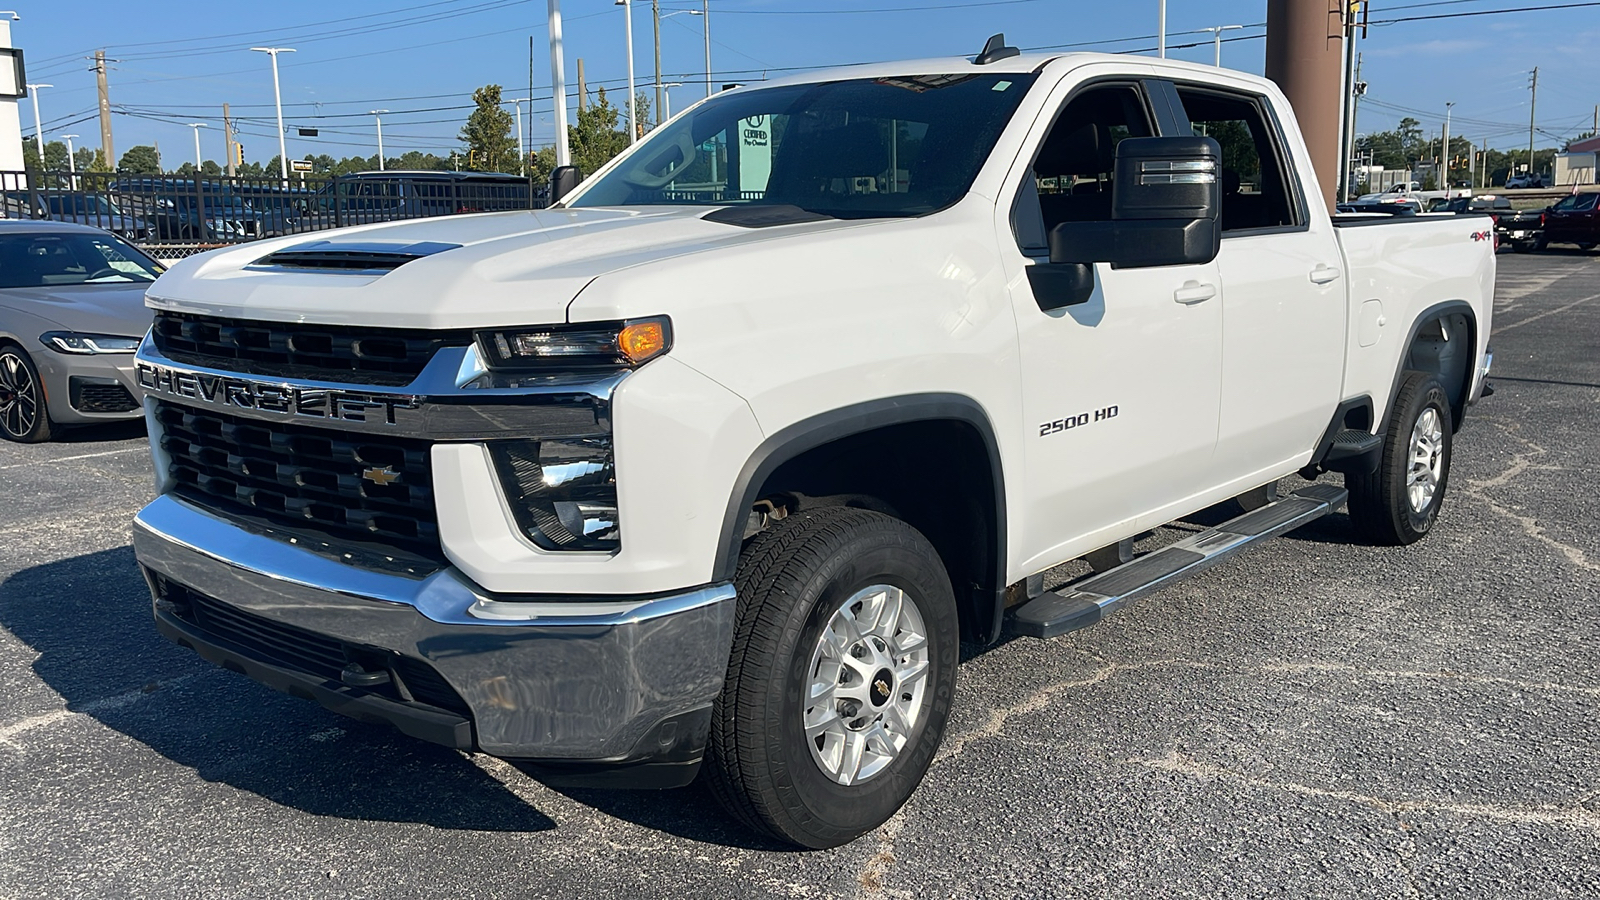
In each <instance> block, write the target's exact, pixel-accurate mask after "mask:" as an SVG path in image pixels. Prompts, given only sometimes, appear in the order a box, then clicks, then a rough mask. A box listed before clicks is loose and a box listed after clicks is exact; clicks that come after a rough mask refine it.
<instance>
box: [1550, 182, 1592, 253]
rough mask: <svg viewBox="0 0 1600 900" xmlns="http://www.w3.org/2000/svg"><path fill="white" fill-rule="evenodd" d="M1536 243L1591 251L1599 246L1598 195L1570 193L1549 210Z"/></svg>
mask: <svg viewBox="0 0 1600 900" xmlns="http://www.w3.org/2000/svg"><path fill="white" fill-rule="evenodd" d="M1539 244H1540V246H1541V247H1542V246H1543V245H1545V244H1577V245H1578V247H1579V248H1581V249H1584V250H1593V249H1594V248H1595V245H1596V244H1600V194H1593V193H1591V194H1573V195H1572V196H1570V197H1563V198H1562V199H1561V202H1559V203H1557V204H1556V205H1554V206H1552V207H1550V209H1548V210H1547V211H1546V212H1545V216H1544V237H1543V238H1541V239H1540V241H1539Z"/></svg>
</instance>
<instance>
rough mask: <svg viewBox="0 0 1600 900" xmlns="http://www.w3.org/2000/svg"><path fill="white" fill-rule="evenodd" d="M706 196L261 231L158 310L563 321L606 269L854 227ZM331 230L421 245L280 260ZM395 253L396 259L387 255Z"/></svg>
mask: <svg viewBox="0 0 1600 900" xmlns="http://www.w3.org/2000/svg"><path fill="white" fill-rule="evenodd" d="M710 211H711V210H710V209H708V208H707V207H703V206H699V207H650V208H634V209H572V210H568V209H554V210H538V211H529V212H506V213H485V214H480V215H465V216H441V217H437V218H429V219H412V220H409V221H405V222H391V223H385V224H377V225H368V226H358V227H355V228H342V229H336V230H332V231H319V232H313V233H309V234H300V235H294V236H292V237H284V238H274V239H272V240H265V241H256V242H253V243H250V244H245V245H242V246H239V247H234V248H228V249H224V250H215V251H212V252H210V253H205V254H201V255H198V256H192V257H190V258H188V259H185V260H183V261H181V262H179V263H177V264H176V265H174V266H173V267H172V268H171V269H169V270H168V271H167V272H166V273H165V274H163V275H162V276H161V278H160V279H158V280H157V281H156V283H155V284H154V285H152V286H151V287H150V291H149V304H150V305H151V306H153V307H155V308H157V309H165V310H173V311H177V312H189V313H198V314H201V315H214V316H226V317H232V318H251V319H260V320H268V321H282V322H310V323H316V324H324V325H365V326H381V327H393V328H486V327H495V326H508V325H539V324H549V323H554V322H564V321H566V318H567V306H568V304H570V303H571V302H572V300H573V298H575V297H576V296H577V295H578V293H579V292H580V291H582V290H583V288H584V287H585V286H586V285H587V284H589V282H591V281H593V280H594V279H595V278H598V277H601V276H604V275H606V274H607V273H610V272H615V271H618V270H621V269H625V268H631V267H634V266H639V265H645V264H648V263H651V262H655V261H659V260H663V259H669V258H673V257H678V256H683V255H687V254H691V253H698V252H702V251H706V250H713V249H717V248H721V247H726V246H730V245H738V244H749V243H757V242H761V241H770V240H775V239H781V238H783V237H785V236H791V235H797V234H811V233H815V232H817V231H827V230H835V229H840V228H848V227H851V226H856V225H860V224H862V223H861V222H852V221H837V220H827V221H820V222H807V223H802V224H795V225H786V226H781V227H773V228H746V227H741V226H738V225H727V224H722V223H718V222H708V221H705V220H704V219H703V218H702V216H704V215H705V214H706V213H707V212H710ZM322 241H329V242H332V244H333V245H335V246H356V247H359V248H360V249H361V250H362V251H364V252H369V253H378V254H382V253H384V252H385V251H392V252H402V251H407V250H408V249H410V248H415V247H419V246H424V247H427V248H428V252H427V254H426V255H416V256H413V257H412V258H410V259H409V261H405V262H403V263H402V264H400V265H397V266H394V267H393V268H388V269H385V270H360V269H345V270H333V269H316V268H306V267H299V266H294V267H291V266H282V265H274V264H271V262H270V261H268V260H267V259H266V258H267V257H268V256H269V255H271V254H273V253H275V252H278V251H283V250H290V249H294V248H299V247H302V246H305V245H313V244H317V243H318V242H322ZM386 264H388V265H392V264H393V259H392V257H391V259H390V260H389V261H388V262H387V263H386Z"/></svg>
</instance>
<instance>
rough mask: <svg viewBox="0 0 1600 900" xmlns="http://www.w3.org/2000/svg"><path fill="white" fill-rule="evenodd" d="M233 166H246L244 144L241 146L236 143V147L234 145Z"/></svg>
mask: <svg viewBox="0 0 1600 900" xmlns="http://www.w3.org/2000/svg"><path fill="white" fill-rule="evenodd" d="M233 164H234V165H236V166H242V165H244V144H241V143H238V142H235V143H234V145H233Z"/></svg>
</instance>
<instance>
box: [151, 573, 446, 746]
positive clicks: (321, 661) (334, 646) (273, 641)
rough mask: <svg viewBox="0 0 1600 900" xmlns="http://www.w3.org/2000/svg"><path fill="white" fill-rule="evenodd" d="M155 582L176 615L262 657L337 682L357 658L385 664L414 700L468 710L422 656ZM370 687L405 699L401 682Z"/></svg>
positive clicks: (374, 666)
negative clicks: (300, 625) (298, 625)
mask: <svg viewBox="0 0 1600 900" xmlns="http://www.w3.org/2000/svg"><path fill="white" fill-rule="evenodd" d="M155 583H156V592H157V594H158V595H159V597H160V598H161V599H162V600H165V601H166V602H168V603H170V604H172V610H173V612H174V613H175V614H176V615H177V616H178V617H180V618H182V619H183V620H184V621H186V622H189V623H190V624H192V625H194V626H196V627H198V628H199V629H200V630H202V631H204V632H206V633H207V634H209V635H210V636H212V637H214V638H218V639H221V640H223V641H226V642H228V643H230V644H232V645H234V647H236V648H237V649H238V650H241V651H243V652H245V653H247V654H249V655H250V656H251V657H254V658H255V659H259V660H261V661H262V662H266V663H271V664H272V665H275V666H279V667H281V668H285V669H292V670H294V671H296V672H303V673H305V674H307V675H313V676H316V677H318V678H323V679H326V680H328V681H335V682H338V681H341V679H340V673H341V672H342V671H343V670H344V668H345V667H346V666H348V665H349V664H351V663H358V664H360V665H361V666H362V668H364V669H367V670H368V671H373V670H380V669H388V670H389V671H390V672H391V674H392V675H397V676H398V677H399V681H400V682H401V684H403V685H404V687H405V689H406V690H407V691H408V692H409V693H410V695H411V697H412V698H413V699H414V700H415V701H416V702H418V703H426V704H428V705H429V706H436V707H438V708H440V709H446V710H450V711H451V712H458V713H462V714H464V715H466V714H470V710H469V709H468V707H467V704H466V701H464V700H462V699H461V695H460V694H458V693H456V691H455V689H454V688H452V687H451V686H450V683H449V682H447V681H445V680H444V676H442V675H440V674H439V672H438V670H436V669H434V668H433V666H431V665H429V664H428V663H426V662H424V661H423V660H420V659H414V658H412V657H409V656H400V655H398V654H395V653H392V652H390V651H387V650H376V649H372V648H363V647H360V646H357V645H354V644H347V643H344V642H343V641H339V640H336V639H334V638H331V637H328V636H327V635H322V634H317V633H316V632H314V631H306V630H305V629H303V628H296V627H294V626H293V625H284V624H281V623H279V622H274V621H272V620H271V619H267V618H264V617H262V616H258V615H256V614H254V613H249V612H245V611H244V610H242V609H239V608H237V607H234V606H230V605H228V604H226V603H223V602H222V601H220V600H217V599H215V598H212V597H208V596H206V595H205V594H202V593H200V592H199V591H194V590H190V589H189V588H186V587H184V586H183V585H181V584H178V583H177V582H174V581H170V580H168V579H166V578H164V577H162V576H160V575H156V576H155ZM368 690H370V691H371V692H372V693H376V694H379V695H381V696H385V697H387V698H388V699H391V700H397V701H398V700H402V699H403V698H402V696H401V694H400V685H397V684H396V683H395V682H394V681H392V680H391V681H390V682H389V683H387V684H381V685H375V686H373V687H372V688H369V689H368Z"/></svg>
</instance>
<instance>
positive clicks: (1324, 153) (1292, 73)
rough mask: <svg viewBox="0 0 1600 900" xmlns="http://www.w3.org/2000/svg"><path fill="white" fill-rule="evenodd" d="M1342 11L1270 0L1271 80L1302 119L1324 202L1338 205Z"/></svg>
mask: <svg viewBox="0 0 1600 900" xmlns="http://www.w3.org/2000/svg"><path fill="white" fill-rule="evenodd" d="M1341 13H1342V11H1341V9H1340V8H1339V7H1338V6H1334V5H1332V4H1328V3H1312V2H1308V0H1267V58H1266V72H1267V77H1268V78H1270V79H1272V80H1273V81H1274V82H1276V83H1277V85H1278V87H1280V88H1282V89H1283V92H1284V94H1285V95H1287V96H1288V98H1289V104H1290V105H1291V106H1292V107H1293V108H1294V113H1295V118H1297V119H1299V120H1300V127H1301V131H1302V132H1303V133H1304V135H1305V140H1306V149H1307V150H1308V151H1310V155H1311V164H1312V167H1313V168H1315V169H1316V172H1317V178H1318V180H1319V181H1320V182H1321V185H1322V192H1323V197H1322V199H1323V202H1324V203H1326V204H1327V205H1328V206H1329V207H1330V208H1331V207H1332V206H1333V204H1334V199H1335V196H1336V194H1335V192H1336V191H1337V189H1338V184H1339V181H1340V179H1339V170H1340V169H1342V168H1344V166H1343V164H1342V163H1341V161H1340V159H1339V153H1340V149H1339V146H1340V141H1339V138H1340V135H1339V131H1340V126H1341V125H1342V124H1344V123H1343V122H1342V121H1341V119H1340V112H1341V107H1340V104H1339V88H1340V82H1341V78H1340V67H1341V66H1340V61H1341V59H1342V57H1343V56H1344V53H1343V50H1344V48H1343V46H1341V41H1342V40H1343V39H1344V32H1343V29H1342V28H1341V27H1340V26H1341V25H1342V24H1343V16H1342V14H1341Z"/></svg>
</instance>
